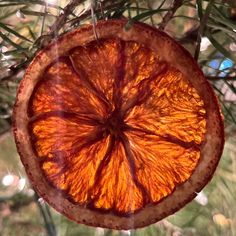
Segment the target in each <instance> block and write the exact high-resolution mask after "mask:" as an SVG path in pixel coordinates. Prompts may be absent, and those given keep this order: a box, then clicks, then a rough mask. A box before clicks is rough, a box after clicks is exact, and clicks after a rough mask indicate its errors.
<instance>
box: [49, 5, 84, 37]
mask: <svg viewBox="0 0 236 236" xmlns="http://www.w3.org/2000/svg"><path fill="white" fill-rule="evenodd" d="M83 1H84V0H71V1H70V2H69V3H68V5H67V6H66V7H65V8H64V10H63V13H61V14H60V15H59V17H58V18H57V19H56V20H55V23H54V24H53V25H52V26H51V27H50V28H51V29H50V32H49V35H51V36H56V35H58V32H59V30H60V29H61V28H62V27H63V26H64V24H65V23H66V21H67V19H68V16H69V15H70V14H71V13H73V11H74V9H75V8H76V7H77V6H78V5H79V4H80V3H82V2H83Z"/></svg>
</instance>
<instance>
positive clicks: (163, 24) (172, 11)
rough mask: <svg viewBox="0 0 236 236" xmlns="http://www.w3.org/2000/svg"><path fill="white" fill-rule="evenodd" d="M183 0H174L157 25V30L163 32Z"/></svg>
mask: <svg viewBox="0 0 236 236" xmlns="http://www.w3.org/2000/svg"><path fill="white" fill-rule="evenodd" d="M182 4H183V0H174V1H173V3H172V7H171V9H170V10H169V11H168V12H167V13H166V14H165V15H164V17H163V20H162V22H161V23H160V24H159V29H160V30H164V29H165V27H166V25H167V24H168V22H169V21H170V20H171V19H172V18H173V16H174V14H175V12H176V11H177V10H178V9H179V8H180V7H181V6H182Z"/></svg>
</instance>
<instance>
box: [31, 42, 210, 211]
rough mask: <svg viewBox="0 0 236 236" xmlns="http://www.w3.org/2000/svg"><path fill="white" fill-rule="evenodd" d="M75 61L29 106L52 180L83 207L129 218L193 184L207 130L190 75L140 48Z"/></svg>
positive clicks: (36, 143)
mask: <svg viewBox="0 0 236 236" xmlns="http://www.w3.org/2000/svg"><path fill="white" fill-rule="evenodd" d="M67 55H69V56H63V57H60V58H58V60H56V61H55V62H53V63H52V64H51V65H50V66H49V67H48V68H47V69H46V71H45V73H44V75H43V77H42V78H41V80H40V82H39V83H38V84H37V86H36V88H35V90H34V92H33V95H32V97H31V99H30V105H29V116H30V123H29V132H30V133H31V135H32V136H31V137H32V145H33V147H34V149H35V151H36V153H37V156H38V160H39V162H40V165H41V167H42V171H43V173H44V175H45V177H46V178H47V180H48V182H50V184H51V185H53V186H54V187H55V188H57V189H58V191H62V192H63V193H64V194H65V197H67V198H68V199H69V200H70V201H72V202H74V203H75V204H81V205H83V206H86V207H88V208H91V209H94V210H101V211H112V212H113V213H114V214H122V215H128V214H131V213H133V212H135V211H138V210H140V209H142V208H143V207H145V205H146V204H149V203H152V204H155V203H157V202H158V201H160V200H161V199H162V198H164V197H166V196H168V195H170V194H171V193H172V192H173V191H174V189H175V187H176V186H177V185H179V184H181V183H183V182H185V181H186V180H188V179H189V177H190V176H191V174H192V172H193V170H194V169H195V168H196V165H197V163H198V161H199V158H200V147H201V144H202V142H203V140H204V134H205V132H206V119H205V113H206V111H205V109H204V104H203V101H202V100H201V98H200V97H199V95H198V93H197V91H196V90H195V89H194V87H193V86H192V85H191V84H190V82H189V81H188V79H187V78H184V76H183V74H182V73H181V72H180V71H178V70H177V69H175V68H174V65H170V64H168V63H167V62H165V61H162V60H161V59H160V58H159V57H158V56H157V55H155V54H154V53H153V52H152V51H151V50H150V49H149V48H147V47H145V46H143V45H140V44H138V43H136V42H125V41H121V40H119V39H104V40H100V41H99V42H92V43H90V44H88V45H86V46H83V47H77V48H74V49H73V50H71V51H70V52H68V54H67Z"/></svg>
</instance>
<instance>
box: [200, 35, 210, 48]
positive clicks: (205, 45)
mask: <svg viewBox="0 0 236 236" xmlns="http://www.w3.org/2000/svg"><path fill="white" fill-rule="evenodd" d="M210 45H211V42H210V41H209V39H208V38H207V37H202V41H201V47H200V51H205V50H206V49H207V48H208V46H210Z"/></svg>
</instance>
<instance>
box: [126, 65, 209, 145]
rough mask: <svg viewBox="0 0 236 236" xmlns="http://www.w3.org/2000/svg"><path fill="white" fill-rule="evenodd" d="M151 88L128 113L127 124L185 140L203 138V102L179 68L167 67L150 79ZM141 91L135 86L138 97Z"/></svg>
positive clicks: (204, 122) (200, 140)
mask: <svg viewBox="0 0 236 236" xmlns="http://www.w3.org/2000/svg"><path fill="white" fill-rule="evenodd" d="M148 89H149V90H148V92H147V91H145V90H144V93H147V95H146V100H145V102H143V103H142V104H140V105H139V106H134V107H133V108H132V109H131V110H130V111H129V113H127V117H126V123H127V124H128V125H130V126H132V127H136V128H140V129H143V130H149V131H151V132H154V133H156V134H157V135H162V136H173V137H175V139H180V140H182V141H185V142H191V141H192V142H194V143H195V144H200V143H202V142H203V139H204V134H205V132H206V118H205V114H206V110H205V107H204V102H203V100H202V99H201V98H200V96H199V95H198V94H197V91H196V90H195V89H194V87H193V86H192V85H191V84H190V83H189V81H188V80H187V79H186V78H184V76H183V75H182V74H181V73H180V72H179V71H178V70H176V69H174V68H171V67H168V70H166V71H165V72H164V74H161V75H159V76H158V77H157V78H154V79H152V81H150V80H149V81H148ZM146 90H147V89H146ZM139 93H140V91H139V88H136V97H137V96H138V94H139ZM150 94H151V96H150Z"/></svg>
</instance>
